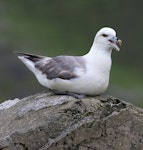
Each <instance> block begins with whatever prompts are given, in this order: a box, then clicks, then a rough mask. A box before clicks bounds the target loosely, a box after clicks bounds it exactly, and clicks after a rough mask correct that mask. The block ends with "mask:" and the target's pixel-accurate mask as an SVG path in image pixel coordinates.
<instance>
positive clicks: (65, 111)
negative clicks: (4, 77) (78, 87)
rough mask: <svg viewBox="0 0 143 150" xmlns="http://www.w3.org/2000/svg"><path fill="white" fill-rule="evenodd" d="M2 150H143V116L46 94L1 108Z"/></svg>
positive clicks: (113, 104)
mask: <svg viewBox="0 0 143 150" xmlns="http://www.w3.org/2000/svg"><path fill="white" fill-rule="evenodd" d="M0 150H143V110H142V109H140V108H137V107H135V106H133V105H132V104H129V103H127V102H124V101H122V100H120V99H118V98H114V97H112V96H99V97H87V98H86V99H75V98H73V97H70V96H64V95H63V96H58V95H53V94H52V93H50V92H42V93H39V94H36V95H33V96H29V97H26V98H24V99H21V100H20V99H15V100H9V101H6V102H4V103H2V104H0Z"/></svg>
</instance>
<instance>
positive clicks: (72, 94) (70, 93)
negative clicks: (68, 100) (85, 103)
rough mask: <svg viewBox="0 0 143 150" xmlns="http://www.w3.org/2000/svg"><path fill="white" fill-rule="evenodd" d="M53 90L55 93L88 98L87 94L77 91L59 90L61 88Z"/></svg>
mask: <svg viewBox="0 0 143 150" xmlns="http://www.w3.org/2000/svg"><path fill="white" fill-rule="evenodd" d="M52 91H53V93H54V94H57V95H68V96H72V97H74V98H77V99H83V98H86V95H85V94H77V93H73V92H68V91H59V90H52Z"/></svg>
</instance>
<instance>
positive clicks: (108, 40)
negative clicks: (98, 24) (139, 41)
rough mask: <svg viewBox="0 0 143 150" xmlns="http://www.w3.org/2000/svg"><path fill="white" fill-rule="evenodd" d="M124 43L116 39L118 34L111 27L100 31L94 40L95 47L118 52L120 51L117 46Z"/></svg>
mask: <svg viewBox="0 0 143 150" xmlns="http://www.w3.org/2000/svg"><path fill="white" fill-rule="evenodd" d="M121 43H122V41H121V40H120V39H119V38H117V37H116V32H115V30H114V29H112V28H109V27H104V28H102V29H100V30H99V31H98V32H97V34H96V36H95V39H94V44H95V46H98V47H100V48H101V49H102V48H103V49H106V50H112V49H115V50H117V51H119V50H120V48H119V47H118V45H117V44H119V45H121Z"/></svg>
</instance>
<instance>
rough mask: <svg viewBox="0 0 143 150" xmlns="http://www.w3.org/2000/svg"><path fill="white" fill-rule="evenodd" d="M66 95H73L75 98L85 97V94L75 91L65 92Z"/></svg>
mask: <svg viewBox="0 0 143 150" xmlns="http://www.w3.org/2000/svg"><path fill="white" fill-rule="evenodd" d="M67 95H69V96H72V97H75V98H77V99H83V98H86V95H85V94H77V93H72V92H67Z"/></svg>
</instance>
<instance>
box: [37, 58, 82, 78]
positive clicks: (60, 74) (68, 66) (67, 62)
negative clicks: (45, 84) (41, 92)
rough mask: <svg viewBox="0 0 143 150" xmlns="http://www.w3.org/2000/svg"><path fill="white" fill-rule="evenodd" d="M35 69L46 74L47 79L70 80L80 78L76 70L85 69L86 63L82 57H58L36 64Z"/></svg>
mask: <svg viewBox="0 0 143 150" xmlns="http://www.w3.org/2000/svg"><path fill="white" fill-rule="evenodd" d="M35 67H36V68H38V69H39V70H40V71H42V73H43V74H46V76H47V79H55V78H61V79H64V80H70V79H72V78H76V77H78V75H77V74H76V72H75V68H79V69H83V70H84V69H85V64H84V61H83V59H82V58H81V57H77V56H75V57H73V56H58V57H54V58H52V59H47V60H46V59H45V60H44V61H39V62H37V63H36V64H35Z"/></svg>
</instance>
